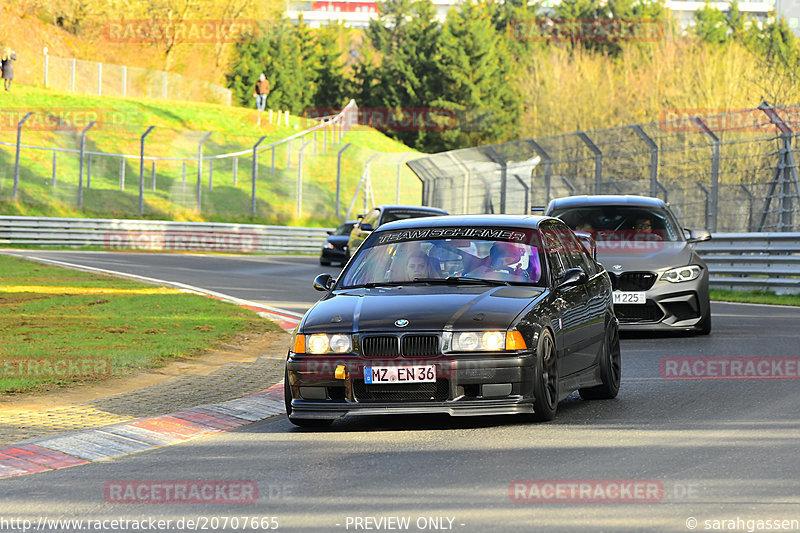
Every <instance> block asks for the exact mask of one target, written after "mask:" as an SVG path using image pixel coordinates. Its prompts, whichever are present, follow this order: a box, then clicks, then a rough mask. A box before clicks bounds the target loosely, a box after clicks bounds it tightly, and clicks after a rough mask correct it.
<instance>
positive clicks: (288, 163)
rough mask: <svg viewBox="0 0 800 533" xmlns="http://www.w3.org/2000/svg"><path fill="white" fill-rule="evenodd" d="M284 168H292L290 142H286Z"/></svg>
mask: <svg viewBox="0 0 800 533" xmlns="http://www.w3.org/2000/svg"><path fill="white" fill-rule="evenodd" d="M286 168H287V169H289V168H292V140H291V139H289V140H288V141H286Z"/></svg>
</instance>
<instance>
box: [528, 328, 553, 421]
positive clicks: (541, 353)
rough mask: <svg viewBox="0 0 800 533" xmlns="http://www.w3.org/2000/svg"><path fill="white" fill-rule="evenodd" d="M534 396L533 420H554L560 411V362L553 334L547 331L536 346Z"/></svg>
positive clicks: (540, 336)
mask: <svg viewBox="0 0 800 533" xmlns="http://www.w3.org/2000/svg"><path fill="white" fill-rule="evenodd" d="M533 396H534V401H533V420H535V421H537V422H548V421H550V420H553V419H554V418H555V417H556V410H557V409H558V362H557V357H556V344H555V341H554V340H553V334H552V333H550V330H547V329H545V330H542V333H541V334H540V335H539V343H538V344H537V346H536V366H535V370H534V381H533Z"/></svg>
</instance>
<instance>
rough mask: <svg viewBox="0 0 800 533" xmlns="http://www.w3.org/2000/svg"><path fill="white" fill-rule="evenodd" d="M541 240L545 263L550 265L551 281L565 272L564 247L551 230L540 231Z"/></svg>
mask: <svg viewBox="0 0 800 533" xmlns="http://www.w3.org/2000/svg"><path fill="white" fill-rule="evenodd" d="M542 239H543V240H544V251H545V256H546V257H547V263H548V264H549V265H550V279H551V281H553V280H556V279H558V278H559V277H561V276H562V275H563V274H564V272H566V270H567V268H566V266H565V264H566V263H565V261H564V246H563V244H561V241H559V239H558V236H557V235H556V233H555V232H554V231H553V230H552V228H546V229H544V230H543V231H542Z"/></svg>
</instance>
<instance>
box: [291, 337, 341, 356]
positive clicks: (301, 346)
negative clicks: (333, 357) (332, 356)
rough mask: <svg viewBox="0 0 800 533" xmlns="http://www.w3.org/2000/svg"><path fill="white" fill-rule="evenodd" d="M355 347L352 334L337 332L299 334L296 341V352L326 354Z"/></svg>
mask: <svg viewBox="0 0 800 533" xmlns="http://www.w3.org/2000/svg"><path fill="white" fill-rule="evenodd" d="M352 349H353V340H352V337H351V336H350V335H343V334H341V333H335V334H332V335H328V334H326V333H315V334H313V335H297V336H296V337H295V342H294V352H295V353H310V354H315V355H319V354H325V353H347V352H349V351H352Z"/></svg>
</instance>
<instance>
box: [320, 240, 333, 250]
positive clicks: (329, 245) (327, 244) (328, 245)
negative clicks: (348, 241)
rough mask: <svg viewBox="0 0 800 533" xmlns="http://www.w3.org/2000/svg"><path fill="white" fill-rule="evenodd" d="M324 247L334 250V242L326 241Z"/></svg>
mask: <svg viewBox="0 0 800 533" xmlns="http://www.w3.org/2000/svg"><path fill="white" fill-rule="evenodd" d="M322 247H323V248H326V249H328V250H333V244H331V243H329V242H326V243H325V244H323V245H322Z"/></svg>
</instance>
